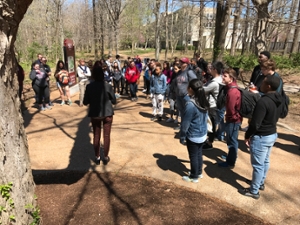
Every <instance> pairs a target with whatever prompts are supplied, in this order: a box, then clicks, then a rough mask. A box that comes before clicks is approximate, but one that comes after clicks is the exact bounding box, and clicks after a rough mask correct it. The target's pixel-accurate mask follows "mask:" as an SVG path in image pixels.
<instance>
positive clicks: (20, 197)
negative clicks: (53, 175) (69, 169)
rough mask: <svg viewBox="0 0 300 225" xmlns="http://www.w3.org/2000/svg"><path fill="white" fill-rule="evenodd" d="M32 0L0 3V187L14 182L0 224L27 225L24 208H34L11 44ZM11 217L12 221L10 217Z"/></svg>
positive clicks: (1, 201)
mask: <svg viewBox="0 0 300 225" xmlns="http://www.w3.org/2000/svg"><path fill="white" fill-rule="evenodd" d="M31 2H32V0H22V1H21V0H19V1H16V0H2V1H1V2H0V11H1V17H0V24H1V26H0V43H1V54H0V105H1V107H0V158H1V163H0V170H1V176H0V184H1V185H5V184H8V183H9V182H12V183H13V186H12V190H11V191H10V192H9V194H10V199H11V200H12V201H13V202H14V207H12V206H10V204H9V200H7V201H6V200H5V199H4V198H0V206H4V207H5V208H6V210H5V211H3V210H2V211H1V222H2V224H30V223H31V222H33V218H32V216H31V215H30V214H29V213H26V210H25V206H26V205H32V206H33V207H36V203H35V199H34V182H33V178H32V172H31V168H30V160H29V155H28V143H27V136H26V133H25V129H24V125H23V123H24V121H23V118H22V115H21V111H20V99H19V97H18V94H17V93H18V84H17V76H16V68H17V66H16V61H15V53H14V43H15V40H16V36H17V31H18V27H19V24H20V22H21V20H22V19H23V16H24V14H25V13H26V10H27V8H28V6H29V5H30V4H31ZM11 215H14V216H15V219H14V220H13V221H12V220H10V219H9V216H11Z"/></svg>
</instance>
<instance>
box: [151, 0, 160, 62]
mask: <svg viewBox="0 0 300 225" xmlns="http://www.w3.org/2000/svg"><path fill="white" fill-rule="evenodd" d="M160 3H161V0H155V6H154V10H153V13H154V15H155V59H156V60H159V50H160V11H159V9H160Z"/></svg>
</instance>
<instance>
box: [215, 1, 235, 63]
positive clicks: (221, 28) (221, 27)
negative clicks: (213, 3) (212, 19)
mask: <svg viewBox="0 0 300 225" xmlns="http://www.w3.org/2000/svg"><path fill="white" fill-rule="evenodd" d="M231 4H232V0H227V1H224V2H220V1H218V2H217V12H216V26H215V39H214V48H213V60H214V61H222V58H223V54H224V47H225V40H226V34H227V30H228V23H229V16H230V10H231Z"/></svg>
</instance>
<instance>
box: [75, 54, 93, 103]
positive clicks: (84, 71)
mask: <svg viewBox="0 0 300 225" xmlns="http://www.w3.org/2000/svg"><path fill="white" fill-rule="evenodd" d="M77 74H78V79H79V106H80V107H82V106H83V98H84V92H85V88H86V85H87V84H88V83H89V78H90V77H91V71H90V69H89V68H88V67H87V66H86V65H85V61H84V60H83V59H80V60H79V65H78V67H77Z"/></svg>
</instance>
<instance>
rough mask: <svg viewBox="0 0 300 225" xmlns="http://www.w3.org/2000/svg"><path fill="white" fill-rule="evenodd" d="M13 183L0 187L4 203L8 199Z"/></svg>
mask: <svg viewBox="0 0 300 225" xmlns="http://www.w3.org/2000/svg"><path fill="white" fill-rule="evenodd" d="M12 186H13V183H12V182H9V183H8V184H3V185H0V192H1V196H2V198H4V199H5V200H6V201H8V199H9V198H10V192H11V190H12Z"/></svg>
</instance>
